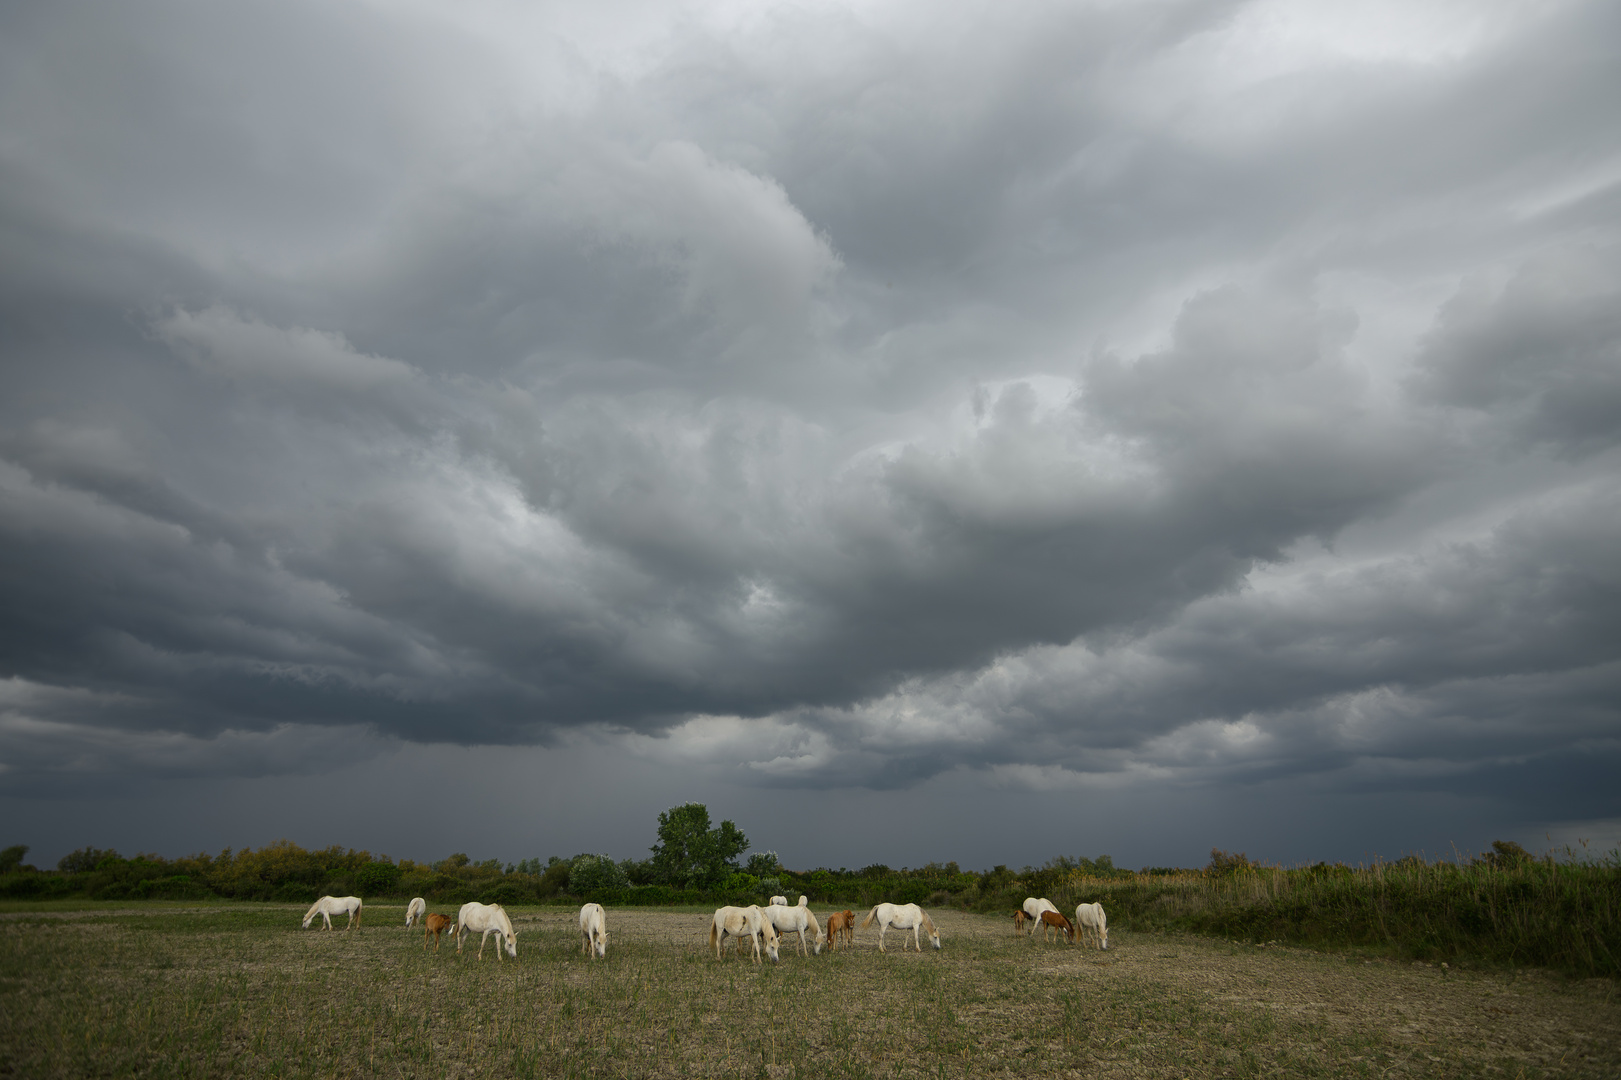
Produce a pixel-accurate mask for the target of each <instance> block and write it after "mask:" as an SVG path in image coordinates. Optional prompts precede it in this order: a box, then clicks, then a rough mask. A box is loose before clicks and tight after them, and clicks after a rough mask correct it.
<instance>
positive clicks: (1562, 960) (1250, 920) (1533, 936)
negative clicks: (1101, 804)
mask: <svg viewBox="0 0 1621 1080" xmlns="http://www.w3.org/2000/svg"><path fill="white" fill-rule="evenodd" d="M1564 856H1565V857H1563V858H1554V857H1552V856H1549V857H1544V858H1540V859H1539V858H1533V857H1532V856H1530V855H1529V854H1527V853H1526V852H1524V851H1523V849H1520V848H1519V846H1518V845H1516V844H1512V843H1507V842H1503V841H1499V842H1498V843H1497V844H1495V845H1494V850H1493V851H1492V852H1490V853H1488V854H1487V855H1485V856H1482V857H1480V858H1476V859H1473V860H1469V861H1465V860H1462V859H1458V860H1456V861H1451V862H1446V861H1442V862H1427V861H1425V860H1423V859H1420V858H1417V857H1413V856H1409V857H1407V858H1404V859H1402V860H1400V861H1398V862H1393V863H1387V862H1375V863H1373V864H1371V865H1366V866H1357V867H1351V866H1345V865H1342V864H1335V865H1329V864H1322V863H1319V864H1318V865H1316V866H1306V867H1297V868H1294V869H1287V870H1286V869H1282V868H1279V867H1270V866H1260V865H1256V864H1253V863H1250V862H1249V860H1248V859H1246V858H1244V856H1242V855H1237V856H1232V855H1228V854H1227V853H1225V852H1219V851H1218V852H1214V853H1213V858H1212V860H1211V865H1210V866H1209V867H1207V868H1206V869H1205V870H1204V871H1177V872H1173V873H1167V874H1139V875H1133V876H1131V877H1130V878H1125V879H1121V878H1085V877H1077V878H1075V879H1072V880H1071V881H1069V882H1066V883H1065V886H1064V888H1063V889H1062V890H1060V894H1061V895H1062V897H1063V898H1062V899H1060V897H1059V895H1053V896H1052V899H1053V901H1054V903H1057V904H1059V905H1060V907H1063V906H1065V905H1066V904H1068V905H1070V906H1073V905H1074V904H1076V903H1079V902H1080V901H1082V900H1087V901H1094V900H1095V901H1101V902H1102V903H1103V905H1104V909H1105V910H1106V911H1107V912H1108V913H1109V921H1110V924H1111V925H1112V926H1120V927H1123V928H1125V929H1131V930H1139V931H1156V930H1181V931H1189V932H1193V933H1200V934H1215V935H1220V936H1224V937H1229V938H1235V939H1240V940H1248V941H1287V942H1293V943H1297V944H1303V945H1311V946H1315V947H1371V948H1376V949H1383V950H1387V951H1389V952H1392V953H1394V954H1396V955H1400V956H1404V957H1408V958H1411V959H1417V960H1427V961H1440V960H1462V961H1473V962H1476V963H1482V964H1493V965H1499V964H1502V965H1509V964H1512V965H1532V966H1538V967H1547V968H1553V969H1555V970H1558V971H1563V972H1567V973H1569V974H1572V975H1578V976H1603V977H1609V978H1613V977H1616V976H1618V975H1621V853H1618V852H1611V853H1610V854H1608V855H1606V856H1603V857H1601V858H1597V859H1592V858H1585V857H1581V856H1580V855H1579V853H1576V852H1572V851H1570V850H1569V849H1567V850H1566V852H1565V853H1564Z"/></svg>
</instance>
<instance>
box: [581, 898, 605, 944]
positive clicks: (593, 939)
mask: <svg viewBox="0 0 1621 1080" xmlns="http://www.w3.org/2000/svg"><path fill="white" fill-rule="evenodd" d="M580 938H581V941H580V951H581V952H583V953H585V954H586V955H587V956H591V955H592V954H593V953H595V954H596V956H607V955H608V917H607V915H605V914H603V911H602V905H601V904H587V905H585V906H584V907H582V908H581V909H580Z"/></svg>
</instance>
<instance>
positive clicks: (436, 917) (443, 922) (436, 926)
mask: <svg viewBox="0 0 1621 1080" xmlns="http://www.w3.org/2000/svg"><path fill="white" fill-rule="evenodd" d="M455 925H456V920H455V919H452V918H451V917H450V916H449V915H440V914H439V913H438V912H434V913H433V914H432V915H429V916H427V917H426V918H424V919H423V920H422V947H423V948H424V949H426V948H427V947H428V935H429V934H432V935H433V951H434V952H438V951H439V932H440V931H441V930H449V929H450V928H451V927H453V926H455Z"/></svg>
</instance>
